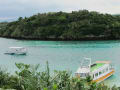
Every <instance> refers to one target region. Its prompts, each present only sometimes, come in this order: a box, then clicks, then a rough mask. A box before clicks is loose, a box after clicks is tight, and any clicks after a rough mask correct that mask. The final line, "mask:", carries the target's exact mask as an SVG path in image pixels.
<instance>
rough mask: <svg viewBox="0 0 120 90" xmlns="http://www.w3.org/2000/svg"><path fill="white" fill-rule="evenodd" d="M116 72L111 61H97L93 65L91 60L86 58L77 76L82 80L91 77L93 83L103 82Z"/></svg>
mask: <svg viewBox="0 0 120 90" xmlns="http://www.w3.org/2000/svg"><path fill="white" fill-rule="evenodd" d="M114 72H115V71H114V68H113V67H112V65H111V63H110V61H96V63H94V64H91V58H85V60H83V62H82V64H81V66H80V67H79V68H78V70H77V72H76V73H75V75H76V76H77V77H80V78H86V77H87V76H91V77H92V78H93V82H102V81H104V80H105V79H107V78H108V77H110V76H111V75H113V74H114Z"/></svg>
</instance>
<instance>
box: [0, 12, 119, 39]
mask: <svg viewBox="0 0 120 90" xmlns="http://www.w3.org/2000/svg"><path fill="white" fill-rule="evenodd" d="M0 36H1V37H8V38H18V39H39V40H96V39H98V40H99V39H120V16H119V15H110V14H102V13H99V12H95V11H91V12H90V11H88V10H80V11H72V12H71V13H66V12H62V11H60V12H49V13H42V14H40V13H38V14H36V15H33V16H31V17H24V18H23V17H19V19H18V20H17V21H13V22H9V23H1V24H0Z"/></svg>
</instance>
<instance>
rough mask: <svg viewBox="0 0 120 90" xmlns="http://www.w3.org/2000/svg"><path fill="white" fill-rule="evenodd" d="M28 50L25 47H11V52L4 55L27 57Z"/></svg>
mask: <svg viewBox="0 0 120 90" xmlns="http://www.w3.org/2000/svg"><path fill="white" fill-rule="evenodd" d="M26 53H27V49H26V48H24V47H9V50H8V51H7V52H5V53H4V54H9V55H26Z"/></svg>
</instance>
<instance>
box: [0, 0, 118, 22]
mask: <svg viewBox="0 0 120 90" xmlns="http://www.w3.org/2000/svg"><path fill="white" fill-rule="evenodd" d="M83 9H87V10H89V11H97V12H100V13H109V14H120V0H0V21H12V20H16V19H17V18H18V17H25V16H26V17H29V16H32V15H34V14H37V13H45V12H58V11H65V12H71V11H78V10H83Z"/></svg>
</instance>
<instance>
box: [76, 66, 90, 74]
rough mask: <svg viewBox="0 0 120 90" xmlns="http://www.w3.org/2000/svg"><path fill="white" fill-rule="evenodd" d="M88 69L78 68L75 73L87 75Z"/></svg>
mask: <svg viewBox="0 0 120 90" xmlns="http://www.w3.org/2000/svg"><path fill="white" fill-rule="evenodd" d="M89 72H90V69H89V68H81V67H80V68H78V70H77V72H76V73H89Z"/></svg>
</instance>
